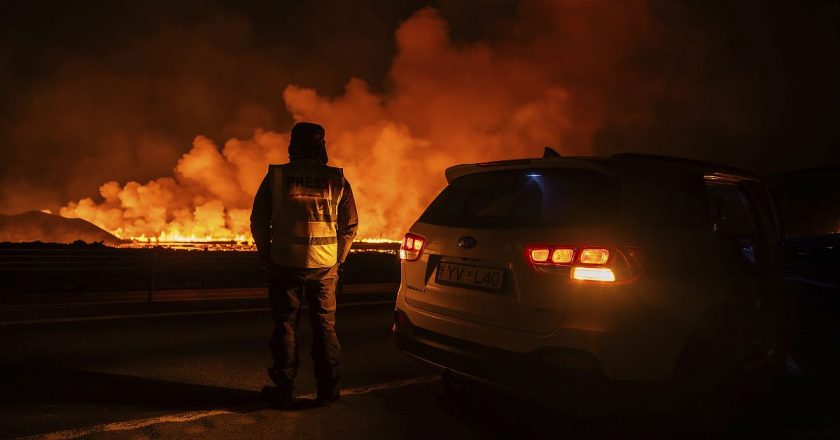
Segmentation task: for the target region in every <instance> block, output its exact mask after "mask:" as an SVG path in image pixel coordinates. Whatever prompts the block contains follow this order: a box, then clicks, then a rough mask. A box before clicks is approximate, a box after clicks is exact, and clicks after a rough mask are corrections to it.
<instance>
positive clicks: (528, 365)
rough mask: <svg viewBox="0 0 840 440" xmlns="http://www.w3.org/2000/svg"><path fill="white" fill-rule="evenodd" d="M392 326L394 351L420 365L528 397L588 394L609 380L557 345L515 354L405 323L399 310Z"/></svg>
mask: <svg viewBox="0 0 840 440" xmlns="http://www.w3.org/2000/svg"><path fill="white" fill-rule="evenodd" d="M396 313H397V315H398V317H397V319H396V320H395V324H394V336H395V338H396V343H397V347H398V348H399V349H400V350H401V351H402V352H404V353H405V354H407V355H409V356H410V357H412V358H414V359H415V360H417V361H420V362H421V363H424V364H426V365H428V366H431V367H433V368H439V369H442V370H449V371H452V372H453V373H456V374H457V375H461V376H466V377H469V378H472V379H476V380H479V381H482V382H486V383H490V384H493V385H496V386H498V387H501V388H506V389H513V390H518V391H522V392H525V393H528V394H533V395H546V394H548V395H555V394H557V393H563V394H569V393H570V392H573V391H574V390H576V389H577V390H580V391H581V392H586V393H591V392H592V391H593V390H594V389H600V388H605V387H606V386H607V385H608V384H609V383H610V381H609V380H608V379H607V378H606V377H605V376H604V374H603V372H602V371H601V367H600V365H599V364H598V362H597V360H596V359H595V358H594V357H593V356H592V355H590V354H588V353H586V352H583V351H579V350H570V349H565V348H560V347H546V348H542V349H539V350H536V351H533V352H529V353H517V352H512V351H507V350H502V349H498V348H494V347H488V346H485V345H480V344H476V343H473V342H469V341H464V340H460V339H456V338H452V337H449V336H446V335H442V334H439V333H435V332H432V331H429V330H426V329H422V328H419V327H416V326H414V325H412V324H411V322H410V321H409V319H408V317H407V316H406V315H405V314H402V317H400V316H399V314H400V313H402V312H400V311H397V312H396Z"/></svg>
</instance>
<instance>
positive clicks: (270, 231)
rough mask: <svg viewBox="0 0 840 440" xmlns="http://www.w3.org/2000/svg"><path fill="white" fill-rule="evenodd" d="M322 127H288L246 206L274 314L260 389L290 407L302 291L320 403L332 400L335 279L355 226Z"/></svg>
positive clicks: (337, 349) (337, 348)
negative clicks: (283, 150) (280, 158)
mask: <svg viewBox="0 0 840 440" xmlns="http://www.w3.org/2000/svg"><path fill="white" fill-rule="evenodd" d="M324 136H325V132H324V128H323V127H322V126H320V125H318V124H312V123H308V122H299V123H297V124H295V126H294V127H293V128H292V133H291V139H290V141H289V163H287V164H283V165H269V167H268V174H266V176H265V178H264V179H263V181H262V184H260V188H259V190H258V191H257V195H256V197H255V198H254V207H253V210H252V211H251V234H252V235H253V237H254V242H255V243H256V245H257V252H258V253H259V256H260V259H261V260H262V262H263V264H264V265H265V266H266V270H267V271H268V273H269V290H268V295H269V300H270V303H271V313H272V316H273V318H274V324H275V327H274V333H273V334H272V336H271V343H270V348H271V354H272V356H273V357H274V365H272V367H271V368H269V369H268V375H269V377H271V380H272V381H273V382H274V384H275V386H274V387H265V388H263V393H262V394H263V397H264V398H265V399H267V400H269V401H270V402H272V403H273V404H275V405H278V406H281V407H285V408H290V407H291V405H292V402H293V401H294V380H295V376H296V375H297V369H298V365H299V358H298V347H297V338H296V331H297V324H298V319H299V317H300V303H301V296H302V295H305V296H306V300H307V302H308V304H309V321H310V323H311V325H312V334H313V341H312V353H311V354H312V362H313V363H314V364H315V379H316V380H317V382H318V394H317V396H318V397H317V399H318V403H319V404H321V405H329V404H330V403H333V402H335V401H336V400H338V397H339V390H338V380H339V373H338V364H339V357H340V354H341V345H339V342H338V337H337V336H336V333H335V308H336V302H335V287H336V281H337V279H338V265H339V264H340V263H343V262H344V260H345V258H347V254H349V253H350V246H351V245H352V243H353V237H355V236H356V230H357V229H358V216H357V214H356V203H355V201H354V200H353V193H352V191H351V190H350V184H349V183H348V182H347V179H345V178H344V173H343V172H342V170H341V169H340V168H333V167H329V166H327V150H326V142H325V140H324Z"/></svg>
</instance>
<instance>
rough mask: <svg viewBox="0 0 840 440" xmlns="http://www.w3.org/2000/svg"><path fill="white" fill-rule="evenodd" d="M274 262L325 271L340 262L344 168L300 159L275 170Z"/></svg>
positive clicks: (272, 249) (271, 167) (272, 218)
mask: <svg viewBox="0 0 840 440" xmlns="http://www.w3.org/2000/svg"><path fill="white" fill-rule="evenodd" d="M270 169H271V194H272V198H273V201H272V203H273V209H272V216H271V260H272V261H273V262H274V264H277V265H279V266H285V267H298V268H323V267H331V266H334V265H335V264H336V263H337V262H338V238H337V236H336V228H337V226H338V202H339V200H341V196H342V193H343V191H344V173H343V171H342V170H341V168H333V167H328V166H325V165H324V164H322V163H321V162H320V161H318V160H314V159H298V160H295V161H294V162H291V163H287V164H284V165H271V166H270Z"/></svg>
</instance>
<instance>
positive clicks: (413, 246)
mask: <svg viewBox="0 0 840 440" xmlns="http://www.w3.org/2000/svg"><path fill="white" fill-rule="evenodd" d="M425 244H426V239H425V238H423V237H421V236H419V235H417V234H412V233H410V232H409V233H407V234H405V237H404V238H403V241H402V245H401V246H400V260H405V261H416V260H417V259H418V258H420V254H421V253H422V252H423V245H425Z"/></svg>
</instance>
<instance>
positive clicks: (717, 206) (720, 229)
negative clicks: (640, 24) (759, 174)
mask: <svg viewBox="0 0 840 440" xmlns="http://www.w3.org/2000/svg"><path fill="white" fill-rule="evenodd" d="M708 191H709V205H710V207H711V215H712V226H713V228H714V231H715V232H717V233H718V234H720V235H721V236H722V237H726V238H728V239H731V240H733V244H736V245H737V246H738V250H739V251H740V252H741V253H742V254H743V256H744V257H745V258H746V259H747V260H748V261H749V262H750V263H753V264H755V263H756V259H755V243H756V240H755V231H754V230H753V225H752V219H751V217H750V213H749V209H748V207H747V204H746V198H745V196H744V195H743V194H741V191H740V190H739V189H738V187H736V186H734V185H717V184H710V185H709V186H708Z"/></svg>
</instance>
